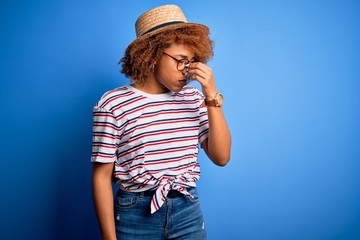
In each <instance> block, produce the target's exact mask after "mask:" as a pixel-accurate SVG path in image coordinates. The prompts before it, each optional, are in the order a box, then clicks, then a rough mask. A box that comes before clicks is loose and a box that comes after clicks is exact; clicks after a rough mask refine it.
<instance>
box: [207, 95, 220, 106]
mask: <svg viewBox="0 0 360 240" xmlns="http://www.w3.org/2000/svg"><path fill="white" fill-rule="evenodd" d="M204 103H205V105H206V106H211V107H221V106H222V105H223V104H224V96H223V95H222V94H221V93H216V95H215V97H214V99H213V100H206V99H205V101H204Z"/></svg>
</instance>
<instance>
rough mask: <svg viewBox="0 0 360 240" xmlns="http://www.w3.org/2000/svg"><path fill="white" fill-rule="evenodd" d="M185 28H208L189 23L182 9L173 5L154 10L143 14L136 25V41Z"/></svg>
mask: <svg viewBox="0 0 360 240" xmlns="http://www.w3.org/2000/svg"><path fill="white" fill-rule="evenodd" d="M184 27H200V28H204V29H206V30H207V31H208V30H209V29H208V27H207V26H205V25H202V24H198V23H189V22H188V21H187V20H186V17H185V15H184V13H183V12H182V11H181V9H180V8H179V7H178V6H176V5H173V4H169V5H163V6H159V7H156V8H153V9H151V10H149V11H147V12H145V13H143V14H142V15H141V16H140V17H139V18H138V19H137V20H136V23H135V31H136V37H137V38H136V40H134V41H133V42H132V44H135V43H136V42H138V41H141V40H144V39H146V38H148V37H150V36H153V35H155V34H158V33H160V32H163V31H167V30H174V29H179V28H184Z"/></svg>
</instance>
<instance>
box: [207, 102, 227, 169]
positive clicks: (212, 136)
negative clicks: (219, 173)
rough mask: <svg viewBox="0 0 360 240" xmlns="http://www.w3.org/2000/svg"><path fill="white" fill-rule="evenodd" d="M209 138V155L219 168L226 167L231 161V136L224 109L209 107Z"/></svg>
mask: <svg viewBox="0 0 360 240" xmlns="http://www.w3.org/2000/svg"><path fill="white" fill-rule="evenodd" d="M207 108H208V119H209V136H208V140H207V154H208V156H209V158H210V159H211V160H212V161H213V162H214V163H215V164H217V165H219V166H225V165H226V164H227V163H228V162H229V160H230V149H231V134H230V130H229V128H228V125H227V123H226V120H225V117H224V112H223V109H222V107H207Z"/></svg>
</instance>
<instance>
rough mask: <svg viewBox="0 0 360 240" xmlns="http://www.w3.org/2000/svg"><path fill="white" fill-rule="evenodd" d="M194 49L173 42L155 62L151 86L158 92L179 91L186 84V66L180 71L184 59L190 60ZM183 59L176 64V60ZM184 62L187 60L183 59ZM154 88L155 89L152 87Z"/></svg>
mask: <svg viewBox="0 0 360 240" xmlns="http://www.w3.org/2000/svg"><path fill="white" fill-rule="evenodd" d="M194 56H195V54H194V51H192V50H191V48H189V47H188V46H187V45H184V44H178V43H173V44H171V46H170V47H169V48H167V49H165V53H164V54H163V55H162V56H161V57H160V59H159V61H158V62H157V64H156V67H155V71H154V75H153V80H152V81H151V82H152V83H151V84H152V86H153V87H154V88H156V89H157V91H158V93H165V92H168V91H174V92H179V91H181V90H182V88H183V87H184V86H185V85H186V84H187V79H186V68H185V69H183V70H182V71H179V70H178V68H179V67H180V68H179V69H182V68H183V66H184V64H183V63H184V59H187V60H190V61H192V59H194ZM174 58H175V59H177V60H181V59H183V61H181V63H180V64H179V65H178V61H176V60H175V59H174ZM185 62H187V61H186V60H185ZM154 90H155V89H154Z"/></svg>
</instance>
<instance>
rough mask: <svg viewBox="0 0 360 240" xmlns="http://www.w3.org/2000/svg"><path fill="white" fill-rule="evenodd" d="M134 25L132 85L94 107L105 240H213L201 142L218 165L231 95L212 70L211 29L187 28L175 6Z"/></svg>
mask: <svg viewBox="0 0 360 240" xmlns="http://www.w3.org/2000/svg"><path fill="white" fill-rule="evenodd" d="M135 26H136V34H137V39H136V40H135V41H133V42H132V43H131V44H130V45H129V46H128V48H127V49H126V52H125V56H124V57H123V58H122V59H121V61H120V63H121V64H122V73H124V74H125V76H127V77H128V78H129V79H130V80H131V84H129V85H126V86H122V87H119V88H117V89H114V90H112V91H109V92H107V93H105V94H104V95H103V96H102V97H101V99H100V100H99V101H98V103H97V104H96V105H95V107H94V123H93V154H92V162H93V195H94V204H95V209H96V213H97V217H98V221H99V225H100V229H101V233H102V238H103V239H136V240H139V239H154V240H156V239H191V240H194V239H206V229H205V224H204V220H203V215H202V212H201V208H200V203H199V197H198V193H197V190H196V181H197V180H198V179H199V177H200V166H199V163H198V161H197V157H198V150H199V144H200V145H201V147H202V148H203V149H204V151H205V153H206V154H207V156H208V157H209V158H210V159H211V160H212V161H213V162H214V163H215V164H216V165H219V166H225V165H226V164H227V163H228V161H229V159H230V145H231V137H230V132H229V129H228V126H227V124H226V120H225V118H224V114H223V110H222V107H221V106H222V104H223V96H222V95H221V94H220V93H218V90H217V88H216V84H215V81H214V76H213V73H212V70H211V68H210V67H208V66H207V65H205V63H206V62H207V61H208V60H209V59H210V58H211V57H212V56H213V42H212V40H211V39H210V38H209V29H208V28H207V27H206V26H204V25H202V24H197V23H189V22H187V20H186V18H185V16H184V14H183V13H182V11H181V9H180V8H179V7H178V6H176V5H164V6H160V7H157V8H154V9H152V10H149V11H148V12H146V13H144V14H142V15H141V16H140V17H139V18H138V19H137V21H136V24H135ZM191 80H194V81H198V82H199V83H200V85H201V88H202V92H200V91H199V90H198V89H196V88H195V87H191V86H188V85H187V84H188V83H189V81H191ZM112 181H115V182H116V183H117V184H118V185H119V189H118V191H117V193H116V196H115V200H114V198H113V189H112Z"/></svg>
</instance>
